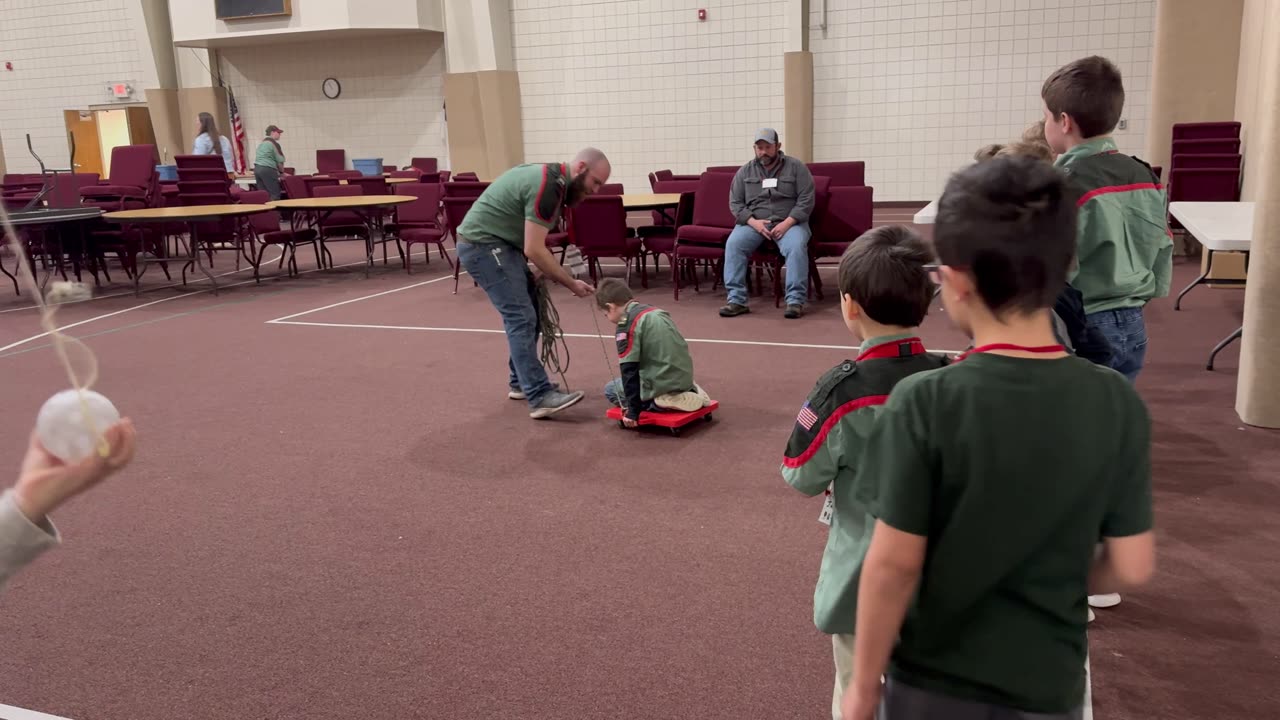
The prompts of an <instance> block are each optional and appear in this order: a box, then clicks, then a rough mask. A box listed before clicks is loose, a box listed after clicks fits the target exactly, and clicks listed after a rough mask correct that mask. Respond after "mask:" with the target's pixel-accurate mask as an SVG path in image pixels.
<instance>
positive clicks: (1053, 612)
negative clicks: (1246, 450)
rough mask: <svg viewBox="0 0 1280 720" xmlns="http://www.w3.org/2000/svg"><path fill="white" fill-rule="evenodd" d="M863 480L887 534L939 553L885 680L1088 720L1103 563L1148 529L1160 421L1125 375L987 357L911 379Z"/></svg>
mask: <svg viewBox="0 0 1280 720" xmlns="http://www.w3.org/2000/svg"><path fill="white" fill-rule="evenodd" d="M859 471H860V472H861V473H864V474H865V475H866V476H867V477H868V478H874V479H875V480H876V484H875V485H872V484H870V483H860V484H859V486H858V488H859V490H860V491H862V490H871V491H874V492H873V493H869V495H868V497H866V498H865V500H866V502H867V503H868V504H869V506H870V507H871V511H872V513H873V514H874V515H875V516H876V517H877V518H879V520H880V521H882V522H884V523H886V524H888V525H889V526H891V527H893V528H896V529H897V530H900V531H902V532H906V533H910V534H912V535H917V536H921V537H926V538H928V545H927V550H926V551H925V561H924V570H923V574H922V575H921V577H920V584H919V587H918V589H917V590H916V595H915V598H914V601H913V602H912V605H911V606H910V607H909V608H908V610H907V614H906V617H905V619H904V620H903V624H902V629H901V631H900V633H899V639H898V644H897V646H896V647H895V648H894V651H893V658H892V661H891V664H890V670H889V674H890V675H892V676H893V677H894V678H895V679H897V680H900V681H901V682H903V683H905V684H907V685H911V686H913V687H918V688H922V689H925V690H929V691H932V692H937V693H942V694H944V695H949V696H952V697H957V698H964V699H968V700H975V701H978V702H984V703H991V704H995V705H999V706H1003V707H1010V708H1016V709H1018V710H1022V711H1026V712H1036V713H1065V712H1070V711H1072V710H1075V709H1076V708H1079V707H1080V704H1081V702H1082V700H1083V699H1084V691H1085V685H1084V683H1085V672H1084V663H1085V651H1086V639H1085V624H1086V623H1087V622H1088V617H1087V614H1088V604H1087V602H1086V596H1087V595H1088V593H1089V590H1088V587H1087V584H1088V575H1089V569H1090V566H1091V564H1092V562H1093V558H1094V551H1095V549H1096V547H1097V544H1098V542H1099V541H1100V540H1101V539H1103V538H1108V537H1126V536H1131V535H1137V534H1140V533H1144V532H1147V531H1148V530H1150V529H1151V526H1152V513H1151V420H1150V418H1149V416H1148V415H1147V410H1146V406H1144V405H1143V403H1142V400H1141V398H1139V397H1138V394H1137V392H1136V391H1135V390H1134V389H1133V386H1132V385H1131V384H1130V383H1129V382H1128V381H1127V380H1125V378H1124V376H1122V375H1120V374H1119V373H1117V372H1116V371H1114V370H1112V369H1110V368H1106V367H1102V366H1099V365H1095V364H1093V363H1091V362H1089V361H1088V360H1085V359H1083V358H1079V357H1064V358H1055V359H1031V358H1019V357H1008V356H1003V355H993V354H989V353H978V354H973V355H970V356H968V357H966V358H964V359H963V360H959V361H957V362H954V363H952V364H951V365H949V366H948V367H945V368H943V369H941V370H938V371H936V372H930V373H921V374H918V375H914V376H912V377H909V378H907V379H905V380H903V381H902V382H901V383H900V384H899V385H898V386H897V387H896V388H894V390H893V393H892V394H891V395H890V396H889V401H888V402H887V403H886V404H885V406H884V407H883V408H882V409H881V411H880V413H879V415H878V417H877V418H876V422H875V425H874V426H873V427H872V429H871V437H870V438H869V439H868V441H867V448H866V452H865V453H864V455H863V460H862V464H861V466H860V468H859Z"/></svg>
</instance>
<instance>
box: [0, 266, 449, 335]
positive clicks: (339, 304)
mask: <svg viewBox="0 0 1280 720" xmlns="http://www.w3.org/2000/svg"><path fill="white" fill-rule="evenodd" d="M452 279H453V273H452V272H450V273H449V274H448V275H445V276H443V277H438V278H433V279H431V280H424V281H422V282H418V283H413V284H412V285H405V286H404V287H398V288H393V289H391V290H383V291H382V292H378V293H374V294H372V295H365V296H362V297H358V298H351V299H350V300H343V301H342V302H337V303H333V304H332V305H325V306H324V307H318V308H313V309H311V310H303V311H302V312H298V313H294V314H292V315H285V316H284V317H282V318H276V319H275V320H268V321H267V324H268V325H279V324H282V323H284V321H286V320H292V319H293V318H296V317H302V316H303V315H310V314H311V313H318V312H320V311H321V310H328V309H330V308H336V307H342V306H343V305H350V304H351V303H355V302H360V301H361V300H372V299H373V298H376V297H382V296H383V295H391V294H393V293H398V292H404V291H405V290H412V289H414V288H416V287H422V286H423V285H430V284H431V283H435V282H440V281H441V280H452ZM3 349H4V348H0V350H3Z"/></svg>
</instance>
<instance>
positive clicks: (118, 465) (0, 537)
mask: <svg viewBox="0 0 1280 720" xmlns="http://www.w3.org/2000/svg"><path fill="white" fill-rule="evenodd" d="M103 437H104V439H105V440H106V441H107V445H108V446H109V447H110V450H109V451H108V452H107V455H106V457H101V456H99V455H97V454H96V453H95V454H94V455H91V456H90V457H88V458H86V459H84V460H81V461H80V462H78V463H74V464H67V463H64V462H62V461H61V460H58V459H57V458H55V457H53V456H52V455H50V454H49V452H48V451H47V450H45V449H44V446H42V445H41V444H40V441H39V440H38V439H36V436H35V433H32V434H31V444H30V445H28V446H27V455H26V457H24V458H23V460H22V470H21V471H20V474H19V475H18V483H17V484H16V485H14V486H13V488H12V489H10V490H6V491H4V493H3V494H0V587H3V586H4V583H5V581H6V580H8V579H9V578H10V577H11V576H12V575H13V574H14V573H16V572H18V571H19V570H21V569H22V566H24V565H26V564H27V563H29V562H31V561H32V560H34V559H36V557H37V556H38V555H40V553H42V552H44V551H45V550H48V549H49V548H51V547H53V546H54V545H56V544H57V543H58V541H59V540H60V539H61V538H60V536H59V535H58V530H57V528H55V527H54V526H53V522H52V521H51V520H49V513H50V512H52V511H53V509H54V508H56V507H58V506H59V505H61V504H63V503H64V502H66V501H68V500H70V499H71V498H72V497H74V496H76V495H79V494H80V493H82V492H84V491H85V490H88V489H89V488H91V487H93V486H94V485H97V484H98V483H99V482H101V481H102V480H103V479H105V478H106V477H108V476H109V475H112V474H114V473H115V472H116V471H118V470H120V469H122V468H123V467H124V466H125V465H128V464H129V461H130V460H132V459H133V450H134V445H135V434H134V430H133V423H132V422H130V421H129V420H128V419H127V418H126V419H124V420H121V421H120V422H118V423H116V424H115V425H112V426H111V427H110V428H107V431H106V432H105V433H103Z"/></svg>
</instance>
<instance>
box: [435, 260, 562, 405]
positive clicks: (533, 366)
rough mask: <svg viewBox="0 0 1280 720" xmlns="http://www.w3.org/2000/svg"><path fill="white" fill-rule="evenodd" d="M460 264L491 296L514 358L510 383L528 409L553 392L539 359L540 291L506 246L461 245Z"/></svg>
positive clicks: (524, 265)
mask: <svg viewBox="0 0 1280 720" xmlns="http://www.w3.org/2000/svg"><path fill="white" fill-rule="evenodd" d="M458 262H460V263H462V267H463V268H465V269H466V271H467V274H468V275H470V276H471V277H472V279H473V280H475V281H476V282H477V283H478V284H479V285H480V287H482V288H484V292H485V294H486V295H488V296H489V302H491V303H493V306H494V307H495V308H497V309H498V314H500V315H501V316H502V326H503V328H505V329H506V331H507V347H508V349H509V350H510V352H511V358H510V359H509V360H508V361H507V368H508V370H509V371H510V373H511V375H510V378H509V379H508V384H509V385H510V386H511V388H512V389H515V388H520V390H521V391H522V392H523V393H524V396H525V399H526V400H528V401H529V407H537V406H538V403H539V402H540V401H541V400H542V397H543V396H544V395H546V394H547V393H548V392H550V391H551V390H552V385H551V381H550V380H548V379H547V371H546V369H545V368H543V367H542V361H541V360H540V359H539V358H538V291H537V287H536V286H535V285H534V282H533V273H531V272H529V261H528V260H526V259H525V256H524V253H522V252H520V251H519V250H517V249H515V248H514V247H511V246H510V245H508V244H506V243H493V244H487V245H473V244H471V243H469V242H460V243H458Z"/></svg>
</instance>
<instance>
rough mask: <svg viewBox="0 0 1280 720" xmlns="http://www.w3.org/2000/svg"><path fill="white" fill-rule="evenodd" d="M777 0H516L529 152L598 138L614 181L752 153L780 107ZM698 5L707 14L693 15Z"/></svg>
mask: <svg viewBox="0 0 1280 720" xmlns="http://www.w3.org/2000/svg"><path fill="white" fill-rule="evenodd" d="M783 6H784V3H781V2H771V1H770V0H700V1H699V2H696V3H694V2H686V1H685V0H603V1H602V0H595V1H594V2H589V1H585V0H511V23H512V28H511V32H512V44H513V46H514V48H513V49H514V57H515V67H516V70H518V71H519V73H520V95H521V106H522V109H523V125H524V143H525V147H524V154H525V158H526V159H527V160H528V161H529V162H535V161H550V160H559V159H568V158H569V157H570V156H572V154H573V152H574V151H575V150H577V149H578V148H579V147H581V146H583V145H595V146H597V147H599V148H600V149H601V150H603V151H604V152H605V153H606V154H607V155H608V156H609V159H610V160H611V161H612V163H613V178H612V182H621V183H623V184H624V185H625V186H626V189H627V190H628V191H630V192H644V191H647V190H648V188H649V181H648V175H649V173H650V172H651V171H653V170H658V169H661V168H671V169H673V170H675V171H676V172H677V173H695V172H701V171H702V169H703V168H705V167H706V166H708V165H739V164H742V163H744V162H746V161H747V160H749V159H750V158H751V157H752V154H751V141H752V138H753V137H754V136H755V131H756V129H757V128H758V127H761V126H769V127H773V128H776V129H777V130H778V132H779V133H781V134H782V136H783V137H782V140H783V148H784V149H785V148H786V128H784V127H783V109H782V82H783V81H782V55H783V40H782V32H781V31H780V29H778V28H780V26H781V23H782V22H783V18H782V17H781V16H780V15H779V13H781V12H782V9H781V8H782V7H783ZM698 8H706V9H707V14H708V19H707V20H706V21H704V22H699V21H698V19H697V10H698Z"/></svg>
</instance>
